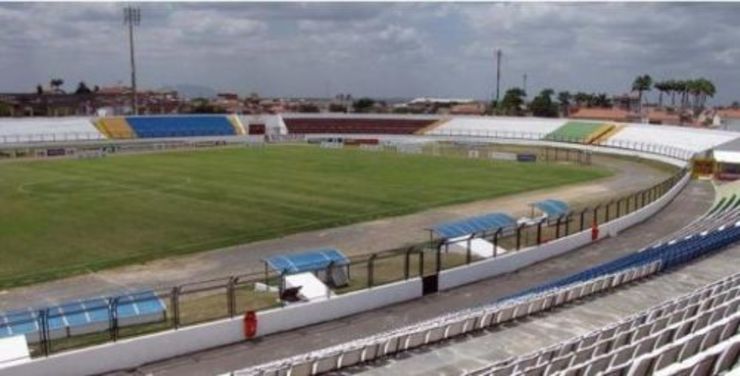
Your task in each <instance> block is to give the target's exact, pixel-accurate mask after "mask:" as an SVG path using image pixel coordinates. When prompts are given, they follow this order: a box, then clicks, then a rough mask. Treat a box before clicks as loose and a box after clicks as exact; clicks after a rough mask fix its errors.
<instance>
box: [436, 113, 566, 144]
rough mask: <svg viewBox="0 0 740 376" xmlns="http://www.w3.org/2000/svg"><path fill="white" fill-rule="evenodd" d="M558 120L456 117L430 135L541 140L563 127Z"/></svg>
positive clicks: (561, 122) (561, 121)
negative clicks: (488, 136) (487, 136)
mask: <svg viewBox="0 0 740 376" xmlns="http://www.w3.org/2000/svg"><path fill="white" fill-rule="evenodd" d="M563 122H564V121H563V120H558V119H531V118H530V119H524V118H506V117H454V118H452V119H450V120H449V121H447V122H445V123H443V124H441V125H440V126H439V127H436V128H435V129H433V130H431V131H429V132H427V133H426V134H428V135H490V136H492V137H501V138H527V139H535V140H539V139H542V138H543V137H545V135H546V134H548V133H550V132H553V131H554V130H556V129H557V128H559V127H560V126H562V125H563Z"/></svg>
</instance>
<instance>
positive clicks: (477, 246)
mask: <svg viewBox="0 0 740 376" xmlns="http://www.w3.org/2000/svg"><path fill="white" fill-rule="evenodd" d="M449 249H450V251H453V252H467V251H468V237H467V236H466V237H463V238H455V239H450V243H449ZM470 253H472V254H474V255H476V256H478V257H482V258H489V257H493V243H491V242H489V241H488V240H485V239H481V238H475V239H472V240H470ZM504 253H506V250H505V249H504V248H501V247H500V246H499V247H497V249H496V256H501V255H503V254H504Z"/></svg>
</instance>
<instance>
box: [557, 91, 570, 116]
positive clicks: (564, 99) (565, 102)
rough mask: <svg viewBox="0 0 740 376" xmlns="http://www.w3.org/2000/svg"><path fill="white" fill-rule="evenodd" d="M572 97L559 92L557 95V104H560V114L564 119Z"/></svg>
mask: <svg viewBox="0 0 740 376" xmlns="http://www.w3.org/2000/svg"><path fill="white" fill-rule="evenodd" d="M572 98H573V96H572V95H571V94H570V92H567V91H561V92H559V93H558V102H560V112H561V113H562V114H563V116H564V117H568V109H569V108H570V100H571V99H572Z"/></svg>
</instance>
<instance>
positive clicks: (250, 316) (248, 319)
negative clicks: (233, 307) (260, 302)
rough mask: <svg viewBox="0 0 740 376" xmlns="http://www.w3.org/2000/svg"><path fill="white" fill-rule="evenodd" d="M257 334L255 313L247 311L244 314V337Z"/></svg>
mask: <svg viewBox="0 0 740 376" xmlns="http://www.w3.org/2000/svg"><path fill="white" fill-rule="evenodd" d="M256 334H257V314H256V313H254V311H247V313H245V314H244V337H246V338H252V337H254V336H255V335H256Z"/></svg>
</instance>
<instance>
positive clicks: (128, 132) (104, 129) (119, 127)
mask: <svg viewBox="0 0 740 376" xmlns="http://www.w3.org/2000/svg"><path fill="white" fill-rule="evenodd" d="M94 123H95V127H97V128H98V130H99V131H100V132H101V133H102V134H104V135H105V136H106V137H107V138H113V139H129V138H136V134H134V131H133V130H132V129H131V127H130V126H129V125H128V123H127V122H126V118H125V117H122V116H115V117H107V118H100V119H96V120H95V121H94Z"/></svg>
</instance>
